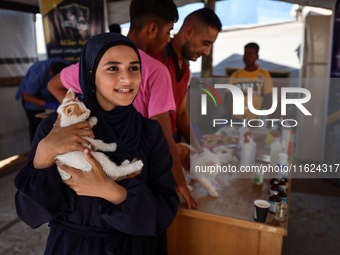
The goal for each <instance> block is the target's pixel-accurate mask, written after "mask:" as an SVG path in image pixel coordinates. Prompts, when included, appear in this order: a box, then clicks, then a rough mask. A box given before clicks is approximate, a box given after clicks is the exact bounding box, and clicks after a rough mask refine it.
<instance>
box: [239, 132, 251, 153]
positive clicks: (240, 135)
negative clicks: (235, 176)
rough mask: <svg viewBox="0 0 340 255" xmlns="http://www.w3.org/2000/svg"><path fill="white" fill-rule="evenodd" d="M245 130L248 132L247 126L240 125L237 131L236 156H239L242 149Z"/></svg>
mask: <svg viewBox="0 0 340 255" xmlns="http://www.w3.org/2000/svg"><path fill="white" fill-rule="evenodd" d="M246 132H249V128H247V127H241V128H240V129H239V133H238V139H239V140H238V147H237V156H239V157H241V150H242V145H243V141H244V134H245V133H246Z"/></svg>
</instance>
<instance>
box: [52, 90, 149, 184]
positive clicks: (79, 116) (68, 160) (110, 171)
mask: <svg viewBox="0 0 340 255" xmlns="http://www.w3.org/2000/svg"><path fill="white" fill-rule="evenodd" d="M57 112H58V113H60V114H61V122H60V126H61V127H66V126H69V125H71V124H75V123H78V122H82V121H85V120H86V119H87V118H88V117H89V116H90V110H89V109H87V108H86V106H85V105H84V104H83V103H82V102H80V101H79V100H78V99H77V98H76V96H75V93H74V91H73V90H72V89H69V90H68V91H67V94H66V96H65V98H64V100H63V102H62V104H61V105H60V106H59V107H58V109H57ZM97 122H98V120H97V118H96V117H91V118H90V119H89V123H90V125H91V127H93V126H94V125H96V124H97ZM83 138H85V139H86V140H87V141H89V142H90V143H91V145H92V146H93V151H92V152H91V153H92V155H93V156H94V157H95V158H96V159H97V160H98V161H99V162H100V164H101V165H102V167H103V170H104V172H105V173H106V175H107V176H108V177H110V178H111V179H112V180H117V178H119V177H122V176H126V175H129V174H132V173H134V172H138V171H141V170H142V167H143V162H142V161H141V160H138V161H135V162H133V163H130V162H129V161H128V160H125V161H124V162H122V164H121V165H120V166H117V165H116V164H115V163H114V162H112V161H111V160H110V159H109V158H108V157H107V156H106V155H105V154H104V153H102V152H97V150H100V151H106V152H114V151H115V150H116V148H117V144H116V143H110V144H107V143H104V142H103V141H101V140H98V139H92V138H90V137H83ZM56 159H58V160H59V161H61V163H62V164H65V165H68V166H71V167H74V168H77V169H80V170H82V171H86V172H88V171H91V170H92V166H91V164H90V163H89V162H88V161H87V160H86V158H85V156H84V153H83V152H82V151H72V152H67V153H65V154H62V155H58V156H57V157H56ZM58 171H59V173H60V176H61V178H62V179H63V180H67V179H69V178H70V177H71V176H70V175H69V174H68V173H66V172H64V171H63V170H62V169H60V168H59V167H58Z"/></svg>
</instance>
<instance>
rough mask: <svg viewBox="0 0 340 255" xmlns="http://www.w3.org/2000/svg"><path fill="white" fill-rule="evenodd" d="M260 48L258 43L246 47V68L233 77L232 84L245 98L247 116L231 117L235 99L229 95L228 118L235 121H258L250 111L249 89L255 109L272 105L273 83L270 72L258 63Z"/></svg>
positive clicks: (235, 73)
mask: <svg viewBox="0 0 340 255" xmlns="http://www.w3.org/2000/svg"><path fill="white" fill-rule="evenodd" d="M259 50H260V47H259V45H258V44H256V43H253V42H251V43H248V44H247V45H246V46H244V54H243V62H244V64H245V67H244V68H243V69H240V70H237V71H236V72H234V73H233V74H232V75H231V78H230V84H234V85H235V86H237V87H238V88H240V89H241V90H242V92H243V94H244V95H245V96H244V105H245V109H246V111H245V115H244V116H243V115H234V116H231V111H232V105H233V97H232V96H231V94H230V93H227V95H226V96H227V102H226V112H225V113H226V116H227V117H229V118H235V119H239V120H240V119H244V118H245V119H247V120H250V119H256V118H257V116H256V115H255V114H253V113H252V112H250V111H249V109H248V96H249V95H248V88H249V87H251V88H252V95H250V96H252V97H253V106H254V108H255V109H258V110H262V109H269V108H270V107H271V105H272V91H273V82H272V79H271V77H270V74H269V72H268V71H266V70H264V69H261V68H260V67H259V65H257V64H256V61H257V60H258V59H259Z"/></svg>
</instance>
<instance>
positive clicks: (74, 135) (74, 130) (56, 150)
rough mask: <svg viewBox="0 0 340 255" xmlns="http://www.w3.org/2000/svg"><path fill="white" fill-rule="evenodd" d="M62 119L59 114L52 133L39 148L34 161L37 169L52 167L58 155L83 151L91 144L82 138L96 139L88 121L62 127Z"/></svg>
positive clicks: (41, 142) (40, 143)
mask: <svg viewBox="0 0 340 255" xmlns="http://www.w3.org/2000/svg"><path fill="white" fill-rule="evenodd" d="M60 117H61V116H60V114H59V115H58V118H57V120H56V122H55V124H54V127H53V129H52V130H51V132H50V133H49V134H48V135H47V136H46V137H45V138H44V139H42V140H41V141H40V142H39V144H38V146H37V151H36V154H35V157H34V160H33V165H34V167H35V168H36V169H41V168H47V167H50V166H52V165H53V164H54V159H55V157H56V156H57V155H60V154H64V153H66V152H69V151H83V150H84V149H85V148H86V146H89V145H90V144H89V142H88V141H87V140H85V139H84V138H82V136H88V137H91V138H94V135H93V132H92V129H91V126H90V124H89V123H88V122H87V121H84V122H80V123H77V124H74V125H70V126H67V127H60Z"/></svg>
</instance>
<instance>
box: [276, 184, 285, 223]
mask: <svg viewBox="0 0 340 255" xmlns="http://www.w3.org/2000/svg"><path fill="white" fill-rule="evenodd" d="M278 196H279V197H280V199H281V202H280V205H279V206H278V207H277V208H276V212H275V219H276V220H277V221H280V222H285V221H286V217H287V214H288V204H287V195H286V193H285V192H284V191H283V188H280V190H279V193H278Z"/></svg>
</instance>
